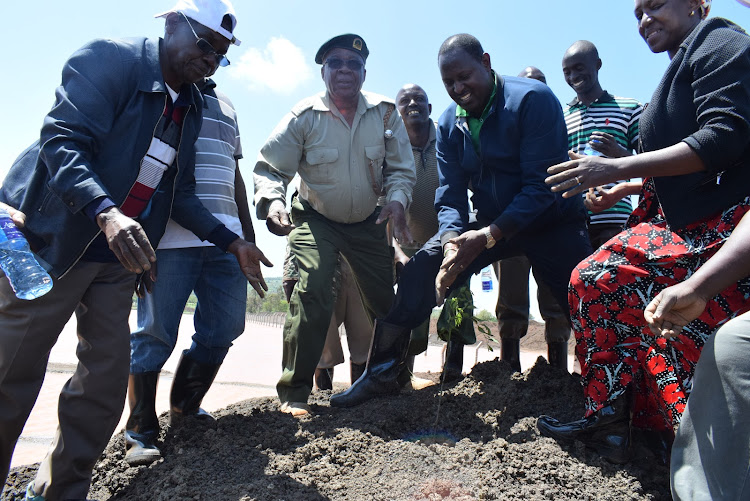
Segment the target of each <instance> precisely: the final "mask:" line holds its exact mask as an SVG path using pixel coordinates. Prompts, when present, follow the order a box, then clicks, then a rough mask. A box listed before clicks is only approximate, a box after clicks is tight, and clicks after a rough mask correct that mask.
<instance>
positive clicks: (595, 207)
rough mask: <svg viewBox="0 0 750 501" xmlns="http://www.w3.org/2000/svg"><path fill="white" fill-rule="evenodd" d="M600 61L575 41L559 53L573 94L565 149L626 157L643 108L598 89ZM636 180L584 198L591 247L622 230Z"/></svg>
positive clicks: (633, 146) (633, 144)
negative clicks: (590, 149) (562, 52)
mask: <svg viewBox="0 0 750 501" xmlns="http://www.w3.org/2000/svg"><path fill="white" fill-rule="evenodd" d="M601 67H602V60H601V59H600V58H599V53H598V51H597V50H596V46H594V44H593V43H591V42H589V41H587V40H579V41H577V42H575V43H574V44H573V45H571V46H570V48H568V50H567V51H565V55H564V56H563V60H562V69H563V75H564V76H565V81H566V82H567V84H568V85H570V87H571V88H572V89H573V90H574V91H575V93H576V98H575V99H573V100H572V101H571V102H570V103H568V106H567V107H566V108H565V110H564V115H565V125H566V127H567V129H568V149H569V150H571V151H573V152H575V153H578V154H580V155H583V154H584V150H585V149H586V145H587V144H588V145H590V146H591V148H593V150H595V152H598V153H599V154H601V155H603V156H606V157H622V156H627V155H632V154H633V150H635V149H636V148H637V145H638V120H639V118H640V116H641V111H643V106H642V105H641V103H639V102H638V101H637V100H635V99H631V98H626V97H617V96H613V95H612V94H610V93H609V92H607V91H605V90H603V89H602V86H601V84H600V83H599V70H600V69H601ZM640 185H641V184H640V182H631V181H629V180H624V181H621V182H618V183H614V184H608V185H606V186H600V187H597V188H592V189H591V190H589V192H588V193H587V194H586V195H585V204H586V208H587V209H588V211H589V212H588V214H589V238H590V240H591V246H592V247H593V248H594V249H597V248H598V247H600V246H601V245H602V244H603V243H604V242H606V241H607V240H609V239H610V238H612V237H613V236H615V235H616V234H618V233H619V232H620V231H622V228H623V226H624V224H625V222H626V221H627V220H628V217H629V216H630V213H631V212H632V211H633V206H632V204H631V202H630V195H634V194H637V193H639V192H640Z"/></svg>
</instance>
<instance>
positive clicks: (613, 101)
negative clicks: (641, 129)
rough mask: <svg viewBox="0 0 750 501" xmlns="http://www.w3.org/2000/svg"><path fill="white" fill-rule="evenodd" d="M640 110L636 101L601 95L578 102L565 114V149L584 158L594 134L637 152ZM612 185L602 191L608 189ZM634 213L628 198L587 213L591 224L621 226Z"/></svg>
mask: <svg viewBox="0 0 750 501" xmlns="http://www.w3.org/2000/svg"><path fill="white" fill-rule="evenodd" d="M642 111H643V106H642V105H641V103H639V102H638V101H637V100H635V99H631V98H628V97H618V96H613V95H612V94H610V93H608V92H607V91H604V93H603V94H602V95H601V97H599V99H597V100H596V101H594V102H593V103H591V104H590V105H588V106H586V105H584V104H583V103H581V102H580V101H579V100H578V98H576V99H574V100H573V101H571V102H570V103H568V106H567V107H566V108H565V110H564V115H565V126H566V127H567V129H568V149H569V150H572V151H574V152H577V153H580V154H583V150H584V148H585V147H586V143H587V142H588V141H589V137H590V136H591V133H592V132H594V131H599V132H606V133H608V134H611V135H612V136H614V138H615V140H616V141H617V143H618V144H619V145H620V146H622V147H623V148H625V149H626V150H629V151H634V150H637V148H638V120H639V119H640V117H641V112H642ZM614 185H615V183H612V184H608V185H606V186H605V187H606V188H608V189H609V188H611V187H613V186H614ZM632 211H633V205H632V204H631V202H630V197H625V198H623V199H622V200H620V201H619V202H617V203H616V204H615V205H614V206H613V207H612V208H610V209H607V210H605V211H603V212H600V213H598V214H594V213H591V212H589V222H590V224H622V225H624V224H625V222H626V221H627V220H628V217H629V216H630V213H631V212H632Z"/></svg>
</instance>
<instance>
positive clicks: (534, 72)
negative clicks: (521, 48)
mask: <svg viewBox="0 0 750 501" xmlns="http://www.w3.org/2000/svg"><path fill="white" fill-rule="evenodd" d="M518 76H519V77H521V78H531V79H533V80H539V81H540V82H542V83H543V84H546V83H547V77H545V76H544V73H542V70H540V69H539V68H537V67H536V66H527V67H526V68H525V69H524V70H523V71H522V72H521V73H519V74H518Z"/></svg>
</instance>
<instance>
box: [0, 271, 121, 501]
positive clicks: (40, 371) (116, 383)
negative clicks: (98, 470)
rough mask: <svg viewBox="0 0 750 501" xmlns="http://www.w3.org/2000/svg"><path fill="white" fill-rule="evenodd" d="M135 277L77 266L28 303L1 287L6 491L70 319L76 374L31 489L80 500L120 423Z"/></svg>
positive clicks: (0, 424) (0, 394)
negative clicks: (23, 435) (72, 321)
mask: <svg viewBox="0 0 750 501" xmlns="http://www.w3.org/2000/svg"><path fill="white" fill-rule="evenodd" d="M134 283H135V275H134V274H133V273H130V272H128V271H127V270H125V269H124V268H123V267H122V265H120V264H119V263H88V262H79V263H78V264H76V265H75V266H74V267H73V268H72V269H71V270H70V271H69V272H68V273H67V274H66V275H65V276H64V277H63V278H61V279H60V280H55V282H54V287H53V288H52V290H51V291H50V292H49V293H47V294H46V295H44V296H42V297H40V298H37V299H35V300H33V301H24V300H21V299H18V298H16V296H15V295H14V294H13V291H12V290H11V288H10V285H9V284H8V281H7V280H6V279H4V278H2V279H0V333H1V334H0V463H1V466H0V468H1V470H2V472H1V473H2V475H3V484H4V483H5V479H6V478H7V475H8V469H9V467H10V460H11V456H12V454H13V449H14V448H15V445H16V442H17V440H18V437H19V436H20V434H21V430H22V429H23V427H24V424H25V423H26V420H27V419H28V417H29V413H30V412H31V409H32V407H33V406H34V402H35V401H36V398H37V396H38V395H39V390H40V388H41V386H42V382H43V381H44V375H45V372H46V368H47V360H48V358H49V352H50V350H51V349H52V346H54V344H55V342H56V341H57V338H58V336H59V335H60V332H61V331H62V329H63V327H64V326H65V324H66V323H67V321H68V320H69V319H70V317H71V315H72V314H73V313H75V315H76V319H77V321H78V331H77V332H78V348H77V349H76V355H77V356H78V366H77V367H76V370H75V373H74V374H73V376H72V377H71V378H70V379H69V380H68V382H67V383H66V384H65V386H64V387H63V389H62V391H61V393H60V399H59V402H58V410H57V412H58V423H59V424H58V428H57V431H56V434H55V438H54V442H53V444H52V447H51V448H50V451H49V452H48V453H47V457H45V458H44V460H43V461H42V463H41V465H40V467H39V472H38V473H37V476H36V479H35V481H34V491H35V492H36V494H38V495H42V496H44V498H45V499H47V500H48V501H54V500H58V499H76V498H78V499H80V498H85V497H86V494H87V493H88V490H89V487H90V485H91V472H92V469H93V467H94V464H95V463H96V461H97V459H98V458H99V456H100V454H101V453H102V451H103V450H104V447H105V446H106V445H107V442H108V441H109V439H110V438H111V436H112V433H113V432H114V429H115V427H116V426H117V423H118V422H119V420H120V416H121V415H122V409H123V406H124V403H125V394H126V390H127V382H128V361H129V358H130V348H129V339H130V328H129V326H128V316H129V314H130V309H131V304H132V296H133V286H134Z"/></svg>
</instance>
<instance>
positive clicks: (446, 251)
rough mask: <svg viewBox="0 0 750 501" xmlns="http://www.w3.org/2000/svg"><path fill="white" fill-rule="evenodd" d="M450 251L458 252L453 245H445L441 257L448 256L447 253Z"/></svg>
mask: <svg viewBox="0 0 750 501" xmlns="http://www.w3.org/2000/svg"><path fill="white" fill-rule="evenodd" d="M451 251H453V252H458V249H456V248H455V247H446V248H445V249H443V257H448V253H449V252H451Z"/></svg>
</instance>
